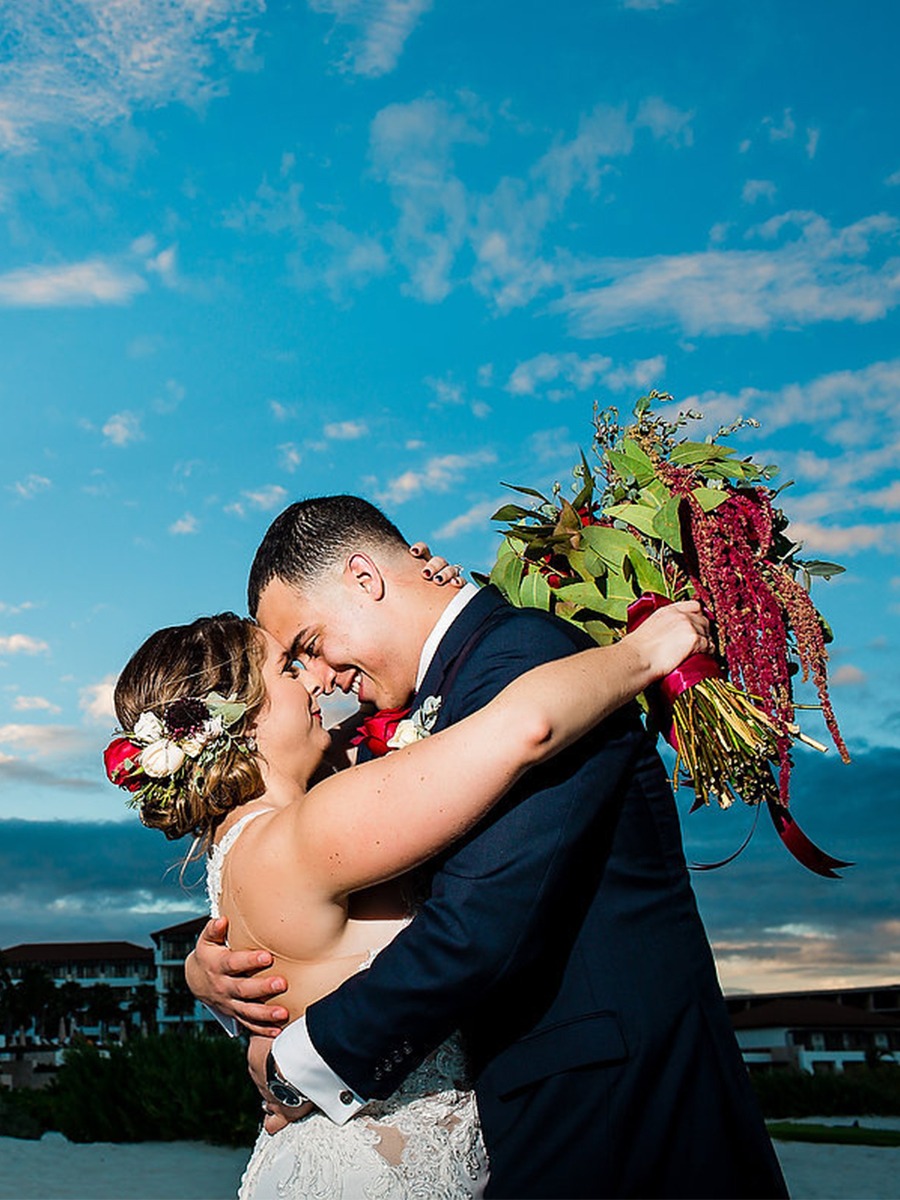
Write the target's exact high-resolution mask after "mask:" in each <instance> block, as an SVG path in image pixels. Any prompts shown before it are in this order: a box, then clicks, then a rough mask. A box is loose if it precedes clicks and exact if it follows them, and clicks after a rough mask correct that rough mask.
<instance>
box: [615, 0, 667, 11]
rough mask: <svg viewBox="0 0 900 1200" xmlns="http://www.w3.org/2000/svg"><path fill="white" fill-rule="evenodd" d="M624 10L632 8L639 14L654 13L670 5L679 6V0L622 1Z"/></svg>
mask: <svg viewBox="0 0 900 1200" xmlns="http://www.w3.org/2000/svg"><path fill="white" fill-rule="evenodd" d="M621 3H622V7H623V8H632V9H634V10H635V11H637V12H654V11H655V10H656V9H658V8H665V7H666V6H667V5H669V4H677V3H678V0H621Z"/></svg>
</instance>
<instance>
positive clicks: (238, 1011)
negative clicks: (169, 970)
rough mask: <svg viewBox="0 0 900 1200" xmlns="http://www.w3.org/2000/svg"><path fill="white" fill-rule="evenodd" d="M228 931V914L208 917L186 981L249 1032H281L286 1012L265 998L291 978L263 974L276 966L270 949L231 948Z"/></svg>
mask: <svg viewBox="0 0 900 1200" xmlns="http://www.w3.org/2000/svg"><path fill="white" fill-rule="evenodd" d="M227 936H228V922H227V921H226V920H225V918H224V917H219V918H217V919H215V920H211V921H207V923H206V925H205V926H204V927H203V930H202V932H201V934H200V936H199V938H198V939H197V945H196V946H195V947H194V949H193V950H192V951H191V953H190V954H189V955H188V957H187V960H186V961H185V964H184V976H185V979H186V980H187V985H188V987H189V988H190V989H191V991H192V992H193V993H194V995H195V996H196V997H197V999H198V1000H200V1001H202V1002H203V1003H204V1004H206V1005H208V1006H209V1007H210V1008H213V1009H215V1010H216V1011H217V1012H219V1013H221V1014H222V1015H223V1016H226V1017H233V1018H234V1019H235V1020H236V1021H240V1023H241V1024H242V1025H243V1026H244V1027H245V1028H246V1029H248V1030H249V1031H250V1032H251V1033H255V1034H260V1035H262V1036H263V1037H267V1038H273V1037H277V1036H278V1034H279V1033H280V1032H281V1026H282V1025H283V1024H284V1023H285V1022H286V1021H287V1019H288V1016H289V1014H288V1011H287V1009H286V1008H282V1007H281V1006H280V1005H270V1004H265V1003H264V1001H265V1000H266V999H268V998H271V997H272V996H277V995H279V994H280V993H281V992H283V991H285V990H286V988H287V983H286V982H285V980H284V979H283V978H282V977H281V976H280V975H273V976H260V974H259V973H260V971H264V970H265V969H266V968H267V967H271V965H272V955H271V954H269V952H268V951H267V950H229V948H228V945H227V943H226V938H227Z"/></svg>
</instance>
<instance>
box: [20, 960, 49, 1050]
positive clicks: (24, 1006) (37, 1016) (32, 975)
mask: <svg viewBox="0 0 900 1200" xmlns="http://www.w3.org/2000/svg"><path fill="white" fill-rule="evenodd" d="M14 987H15V991H16V993H17V1001H18V1010H19V1014H20V1017H21V1018H23V1020H22V1024H23V1025H24V1026H33V1028H34V1035H35V1037H36V1039H37V1040H38V1041H46V1038H47V1029H48V1026H49V1024H50V1022H51V1021H52V1017H53V1011H54V1008H55V1001H56V985H55V984H54V982H53V979H52V978H51V976H50V975H49V974H48V972H47V971H46V970H45V969H44V968H43V967H41V966H38V965H37V963H28V964H26V965H25V966H24V967H23V968H22V978H21V979H20V980H19V981H18V983H16V984H15V985H14Z"/></svg>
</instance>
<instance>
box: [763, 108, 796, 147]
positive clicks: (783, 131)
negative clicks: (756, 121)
mask: <svg viewBox="0 0 900 1200" xmlns="http://www.w3.org/2000/svg"><path fill="white" fill-rule="evenodd" d="M763 125H764V127H765V128H766V129H768V131H769V141H771V142H789V141H790V140H791V138H792V137H793V136H794V134H795V133H796V132H797V123H796V121H795V120H794V118H793V115H792V113H791V110H790V109H789V108H786V109H785V110H784V112H783V113H782V114H781V118H780V120H779V119H778V118H776V117H766V118H765V119H764V120H763Z"/></svg>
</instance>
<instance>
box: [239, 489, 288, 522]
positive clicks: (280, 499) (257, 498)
mask: <svg viewBox="0 0 900 1200" xmlns="http://www.w3.org/2000/svg"><path fill="white" fill-rule="evenodd" d="M241 495H242V496H243V497H244V499H245V500H246V501H247V503H248V504H249V505H250V507H251V508H255V509H258V510H260V511H261V512H271V510H272V509H273V508H279V507H280V506H281V505H282V504H284V502H285V500H287V495H288V494H287V490H286V489H285V488H283V487H282V486H281V485H280V484H278V483H269V484H266V486H265V487H261V488H256V489H255V490H254V491H247V492H241ZM226 511H227V512H233V513H235V514H236V515H237V516H243V514H244V506H243V505H242V504H241V503H240V502H238V503H236V504H233V505H229V507H228V508H227V509H226Z"/></svg>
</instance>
